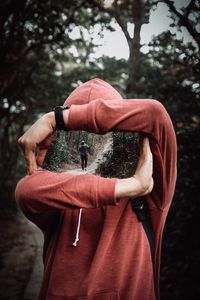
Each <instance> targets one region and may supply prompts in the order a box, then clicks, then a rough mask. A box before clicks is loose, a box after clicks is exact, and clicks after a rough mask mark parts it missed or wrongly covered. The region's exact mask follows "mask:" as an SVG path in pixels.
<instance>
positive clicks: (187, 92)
mask: <svg viewBox="0 0 200 300" xmlns="http://www.w3.org/2000/svg"><path fill="white" fill-rule="evenodd" d="M161 3H162V5H165V6H164V10H165V11H166V14H168V15H169V16H170V18H171V21H170V26H169V28H168V29H167V30H166V31H164V32H162V33H160V34H159V35H156V36H153V37H152V39H151V40H150V42H149V44H148V45H144V44H142V43H141V30H142V27H143V25H148V24H149V20H150V16H151V14H152V13H153V12H155V11H156V10H157V8H158V5H160V4H161ZM199 8H200V3H199V1H198V0H190V1H189V0H188V1H171V0H166V1H156V0H155V1H154V0H127V1H123V0H121V1H120V0H114V1H103V0H102V1H101V0H90V1H84V0H77V1H66V0H44V1H39V0H35V1H33V0H18V1H15V0H3V1H1V2H0V12H1V14H0V149H1V151H0V174H1V176H0V195H1V199H0V200H1V201H0V215H1V218H2V219H5V218H6V219H8V220H10V222H12V220H13V218H15V215H16V214H17V208H16V205H15V201H14V190H15V186H16V182H17V181H18V180H19V178H20V177H22V176H24V174H25V173H26V167H25V162H24V160H23V158H22V155H21V153H20V150H19V148H18V146H17V143H16V140H17V138H18V137H19V136H20V135H21V134H22V133H23V132H24V130H25V129H26V128H27V127H28V126H29V125H30V124H31V123H32V122H33V121H35V120H36V119H37V118H38V117H39V116H40V115H41V114H42V113H45V112H47V111H49V110H50V109H51V107H53V106H55V105H61V104H62V103H63V102H64V100H65V99H66V98H67V95H69V93H70V92H71V91H72V90H73V89H74V88H75V87H76V86H78V85H79V84H80V83H82V82H85V81H87V80H89V79H92V78H95V77H99V78H102V79H104V80H106V81H108V82H109V83H110V84H111V85H113V86H114V87H115V88H116V89H117V90H118V91H119V92H120V93H121V94H122V95H123V96H124V97H125V98H154V99H158V100H159V101H161V102H162V103H163V104H164V105H165V107H166V108H167V110H168V111H169V114H170V116H171V118H172V121H173V124H174V127H175V130H176V135H177V141H178V181H177V187H176V193H175V196H174V201H173V203H172V207H171V209H170V213H169V216H168V219H167V224H166V228H165V232H164V240H163V248H162V253H163V255H162V265H161V299H162V300H168V299H171V300H179V299H182V300H184V299H198V298H199V299H200V287H199V282H198V281H199V276H200V272H199V269H200V255H199V249H200V237H199V236H200V235H199V228H200V218H199V212H200V209H199V207H200V190H199V189H200V182H199V178H200V176H199V170H200V160H199V153H200V140H199V132H200V131H199V129H200V128H199V127H200V103H199V92H200V84H199V72H200V70H199V69H200V64H199V47H200V34H199V31H200V28H199V24H200V22H199V18H200V14H199ZM157 23H158V26H159V24H161V23H162V18H160V19H158V20H157ZM116 26H118V28H120V30H121V31H122V33H123V34H124V37H125V40H124V41H125V42H124V41H123V43H126V45H125V44H124V47H127V45H128V50H129V57H128V58H127V59H126V58H120V59H119V58H117V57H116V56H115V49H117V47H118V45H113V56H112V57H111V56H107V55H106V54H103V55H101V56H98V55H97V52H98V47H99V45H101V43H102V42H103V35H104V33H105V32H108V31H109V32H113V33H114V32H115V30H116V28H117V27H116ZM183 31H184V32H185V35H184V36H187V37H188V38H183V34H182V32H183ZM74 33H76V34H74ZM95 35H96V36H97V37H98V39H97V38H94V36H95ZM118 43H119V45H120V47H122V44H121V43H122V41H121V40H119V41H118ZM144 49H145V50H144ZM82 138H84V139H87V140H88V141H89V143H91V144H92V145H95V144H96V143H97V144H98V143H100V142H101V140H100V138H97V137H93V136H86V135H85V133H83V132H76V133H73V134H68V135H67V136H66V142H67V143H66V145H68V146H66V148H65V147H64V148H63V153H68V156H67V155H64V156H63V160H65V159H66V161H67V162H68V163H69V162H70V161H74V162H77V157H76V154H75V153H73V149H76V148H77V145H78V144H79V141H80V140H81V139H82ZM135 139H136V137H135V136H132V135H127V134H114V137H113V145H114V148H113V149H112V151H111V152H110V154H109V157H108V160H107V161H106V162H105V163H104V165H103V166H102V170H104V173H105V175H107V176H113V173H112V171H110V172H109V173H107V174H106V171H105V170H106V169H109V170H112V169H113V168H112V166H116V165H118V166H119V168H118V169H117V170H116V171H117V172H118V173H120V172H121V173H120V176H125V175H126V174H125V173H126V172H127V170H126V168H127V169H128V168H129V166H128V163H127V162H128V160H130V159H131V153H132V145H133V144H134V141H135ZM94 148H95V147H94ZM122 149H123V151H125V152H126V158H123V159H121V156H120V155H121V151H122ZM119 157H120V162H119ZM125 160H127V161H125ZM122 165H123V166H124V165H126V168H124V167H123V168H120V166H122ZM108 166H109V168H108ZM110 167H111V168H110ZM1 230H2V228H1ZM3 230H5V228H4V229H3Z"/></svg>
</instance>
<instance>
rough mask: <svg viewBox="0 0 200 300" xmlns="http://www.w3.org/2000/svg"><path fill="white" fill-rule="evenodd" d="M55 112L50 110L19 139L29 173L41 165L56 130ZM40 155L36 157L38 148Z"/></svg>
mask: <svg viewBox="0 0 200 300" xmlns="http://www.w3.org/2000/svg"><path fill="white" fill-rule="evenodd" d="M55 127H56V125H55V117H54V113H53V112H50V113H47V114H45V115H43V116H42V117H41V118H40V119H39V120H37V121H36V122H35V123H34V124H33V125H32V126H31V127H30V128H29V129H28V130H27V131H26V132H25V133H24V134H23V135H22V136H21V137H20V138H19V139H18V143H19V145H20V146H21V148H22V150H23V152H24V156H25V159H26V163H27V171H28V174H29V175H31V174H32V173H33V172H34V170H37V166H41V165H42V163H43V160H44V157H45V154H46V151H47V149H48V147H49V146H50V144H51V141H52V137H53V133H54V131H55ZM37 148H38V155H37V157H36V150H37Z"/></svg>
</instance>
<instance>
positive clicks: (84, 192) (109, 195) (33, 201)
mask: <svg viewBox="0 0 200 300" xmlns="http://www.w3.org/2000/svg"><path fill="white" fill-rule="evenodd" d="M115 183H116V179H110V178H103V177H100V176H95V175H91V174H84V175H71V174H67V173H54V172H49V171H46V170H40V171H36V172H34V173H33V175H30V176H26V177H24V178H22V179H21V180H20V181H19V182H18V184H17V187H16V190H15V198H16V201H17V203H18V204H19V206H20V208H21V209H22V211H23V213H24V214H25V215H26V217H28V218H29V219H30V220H33V221H34V220H35V219H37V216H42V217H43V218H45V217H46V218H47V217H48V215H51V213H53V212H55V211H58V210H65V209H66V208H97V207H100V206H103V205H116V204H117V202H116V199H115Z"/></svg>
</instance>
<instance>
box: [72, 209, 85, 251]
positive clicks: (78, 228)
mask: <svg viewBox="0 0 200 300" xmlns="http://www.w3.org/2000/svg"><path fill="white" fill-rule="evenodd" d="M82 210H83V209H82V208H80V210H79V215H78V224H77V229H76V237H75V241H74V242H73V244H72V245H73V246H74V247H76V246H77V243H78V241H79V231H80V226H81V215H82Z"/></svg>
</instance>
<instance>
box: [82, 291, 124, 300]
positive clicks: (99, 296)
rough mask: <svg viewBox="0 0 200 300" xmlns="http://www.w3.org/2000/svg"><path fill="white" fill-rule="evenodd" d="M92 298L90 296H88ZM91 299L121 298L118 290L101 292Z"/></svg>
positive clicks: (110, 299)
mask: <svg viewBox="0 0 200 300" xmlns="http://www.w3.org/2000/svg"><path fill="white" fill-rule="evenodd" d="M88 299H89V300H90V298H88ZM91 300H120V297H119V294H118V292H104V291H102V292H99V293H98V294H95V295H94V296H93V297H92V298H91Z"/></svg>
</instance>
